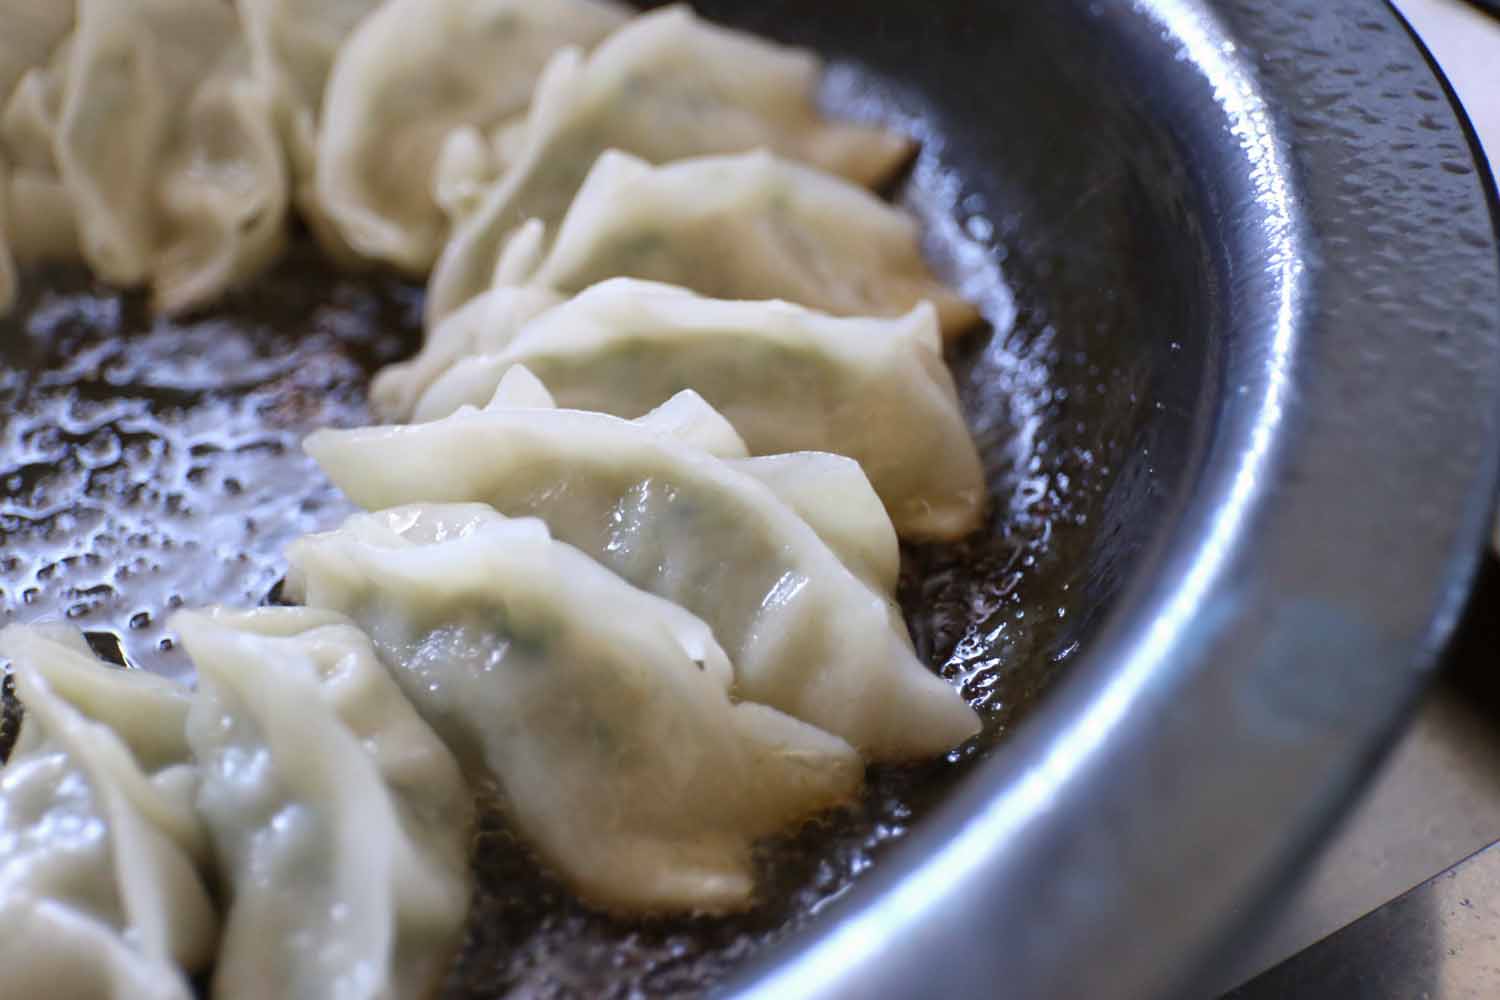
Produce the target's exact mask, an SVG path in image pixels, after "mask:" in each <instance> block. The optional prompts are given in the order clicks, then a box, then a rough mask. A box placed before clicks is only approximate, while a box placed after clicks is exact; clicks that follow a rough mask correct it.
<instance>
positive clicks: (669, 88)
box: [427, 6, 912, 327]
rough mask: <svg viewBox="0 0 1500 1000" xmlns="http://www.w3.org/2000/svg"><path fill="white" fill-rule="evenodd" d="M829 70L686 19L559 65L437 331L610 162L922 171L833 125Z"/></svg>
mask: <svg viewBox="0 0 1500 1000" xmlns="http://www.w3.org/2000/svg"><path fill="white" fill-rule="evenodd" d="M821 75H822V65H821V62H820V61H819V60H818V58H817V57H816V56H814V55H812V54H811V53H809V52H806V51H804V50H801V49H791V48H786V47H783V46H779V45H775V44H773V43H771V42H767V41H764V40H762V39H759V38H756V37H754V36H752V35H748V34H745V33H743V32H736V31H730V30H728V29H725V28H720V27H716V26H714V25H710V24H708V23H706V22H704V21H701V20H699V19H698V18H696V17H694V16H693V14H692V12H691V11H689V10H688V9H687V8H685V7H680V6H676V7H669V8H666V9H664V10H659V11H654V12H652V13H650V14H646V15H643V16H641V17H638V18H636V19H635V20H633V21H631V22H630V23H629V24H628V25H627V26H626V27H624V28H623V29H621V30H620V31H618V32H616V33H615V34H613V35H611V36H610V37H609V38H607V39H606V40H605V41H604V42H603V43H602V44H601V45H600V46H599V47H598V48H597V49H595V50H594V52H593V53H592V54H591V55H590V56H589V57H588V58H587V59H585V58H584V57H583V56H582V54H581V53H580V52H578V51H577V50H565V51H563V52H560V53H558V55H557V56H555V57H554V58H553V60H552V62H551V63H549V64H548V66H547V68H546V69H545V70H544V71H543V73H542V76H541V79H540V80H539V81H538V83H537V87H536V94H535V96H534V98H533V100H532V105H531V109H530V112H529V114H528V116H527V119H526V123H525V125H524V126H522V127H521V128H520V130H519V131H518V134H517V135H515V136H511V137H509V142H510V145H511V146H512V147H513V149H514V155H513V157H512V158H511V159H512V162H511V163H510V164H509V166H508V167H507V169H505V170H504V171H503V172H502V173H501V175H500V177H499V179H498V180H497V181H496V182H495V184H494V186H493V187H491V188H490V190H489V191H488V192H487V193H486V195H485V196H484V198H483V199H482V201H481V202H480V204H479V206H478V208H477V209H476V210H475V211H474V212H473V214H472V215H469V216H467V217H464V218H461V219H460V220H459V222H458V225H457V227H456V228H455V230H454V232H453V236H452V238H451V239H450V240H449V241H448V243H447V245H446V246H445V247H444V248H443V252H442V255H441V256H440V257H439V259H438V263H437V267H436V269H435V270H434V271H433V276H432V281H431V283H430V285H429V287H428V297H427V319H428V323H427V325H428V326H429V327H431V326H434V325H436V323H437V321H438V320H439V319H441V318H442V317H443V316H445V315H447V314H448V313H450V312H452V311H453V310H454V309H456V308H458V307H459V306H460V305H462V304H463V303H464V302H466V301H468V300H469V299H471V298H473V297H474V296H475V295H478V294H479V293H480V292H482V291H484V290H485V289H486V288H488V287H489V286H490V284H491V283H492V282H491V279H492V276H493V275H494V272H495V266H496V264H497V262H498V260H499V257H500V252H501V250H502V248H503V246H504V244H505V240H506V236H507V235H508V234H509V233H510V232H511V230H513V229H514V228H515V227H516V226H519V225H521V224H522V223H524V222H526V221H527V220H529V219H539V220H541V221H542V222H543V224H545V225H546V226H548V227H549V228H550V227H551V226H552V225H554V224H555V223H556V222H557V221H558V220H559V219H561V218H562V216H563V213H564V212H566V211H567V208H568V204H569V202H570V201H572V199H573V195H574V193H575V192H577V190H578V188H579V185H580V184H582V183H583V180H584V178H585V176H586V175H587V174H588V172H589V168H590V167H591V166H593V163H594V161H595V160H596V159H597V158H598V157H599V155H600V154H601V153H603V152H604V151H605V150H607V149H622V150H625V151H627V152H629V153H631V154H633V155H635V156H638V157H643V158H644V159H646V160H649V161H651V162H654V163H662V162H666V161H668V160H675V159H679V158H681V157H685V156H700V155H703V154H707V153H731V152H743V151H746V150H752V149H761V148H766V149H773V150H776V151H778V152H780V153H782V154H784V155H786V156H789V157H793V158H796V159H800V160H804V161H806V162H809V163H812V164H815V165H817V166H819V167H822V168H824V169H826V170H830V171H833V172H835V173H838V174H841V175H843V176H846V177H849V178H850V179H851V180H853V181H856V182H861V183H868V184H874V183H878V182H880V181H882V180H884V179H886V178H887V177H888V176H890V174H891V173H892V172H894V171H895V170H896V169H897V168H898V167H899V166H900V165H901V164H902V163H904V162H905V161H906V160H907V159H909V157H910V155H911V151H912V143H911V140H909V139H907V138H906V137H904V136H900V135H897V134H896V133H893V132H890V131H888V130H885V129H881V128H876V127H873V126H868V125H858V124H852V123H844V122H831V121H828V120H826V119H825V118H824V117H823V116H822V114H821V113H820V112H819V110H818V107H817V93H816V91H817V87H818V82H819V79H820V78H821Z"/></svg>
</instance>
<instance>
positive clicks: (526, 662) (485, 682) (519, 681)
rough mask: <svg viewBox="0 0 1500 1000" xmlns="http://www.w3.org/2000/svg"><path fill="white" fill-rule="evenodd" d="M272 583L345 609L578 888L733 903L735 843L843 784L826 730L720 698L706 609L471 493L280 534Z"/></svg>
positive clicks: (851, 765)
mask: <svg viewBox="0 0 1500 1000" xmlns="http://www.w3.org/2000/svg"><path fill="white" fill-rule="evenodd" d="M288 557H289V561H290V562H291V564H292V573H291V575H290V577H289V579H288V592H289V593H291V594H294V595H301V596H303V597H305V599H306V600H307V601H308V602H309V603H310V604H313V605H317V606H326V607H332V608H336V609H339V610H342V611H344V612H346V613H347V614H349V615H350V616H351V617H353V618H354V619H355V620H356V621H358V622H359V623H360V625H361V626H362V627H364V628H365V629H366V630H367V631H368V632H369V633H370V635H371V637H372V638H373V639H374V641H375V643H376V645H377V646H378V647H379V649H380V651H381V655H382V656H383V657H384V658H385V659H386V661H387V662H388V663H390V664H392V666H393V669H394V671H395V673H396V676H397V677H398V678H399V679H400V680H401V681H402V684H403V686H404V687H405V689H406V691H407V693H408V694H409V695H410V696H411V698H412V700H413V701H414V702H415V703H416V705H417V706H418V708H419V709H420V710H421V711H422V712H423V713H424V714H425V715H427V717H428V718H429V719H430V720H431V721H432V723H433V725H434V726H435V727H436V728H437V729H438V730H439V731H440V732H442V733H444V734H445V736H447V738H448V739H449V740H450V742H451V743H452V744H453V745H455V746H458V747H461V748H464V753H465V756H466V758H467V759H468V760H469V761H470V762H471V766H472V767H475V768H476V769H484V770H488V771H489V772H490V773H492V774H493V776H494V778H495V779H496V781H497V783H498V785H499V788H500V791H501V793H502V800H503V801H504V803H505V804H506V807H507V810H508V812H509V814H510V816H511V817H512V820H513V822H514V823H515V824H516V826H517V827H518V828H519V829H520V831H521V832H522V833H523V834H524V835H525V837H526V838H527V840H528V841H529V842H530V843H531V844H532V846H533V848H534V849H535V850H536V851H537V852H538V853H539V854H540V855H541V856H542V857H543V858H544V859H545V860H546V861H548V862H549V864H550V865H551V866H552V867H554V868H555V869H556V870H557V871H558V873H559V874H560V875H561V876H562V877H563V878H564V880H565V881H566V882H567V883H568V884H569V885H571V886H572V887H573V888H574V889H575V890H576V891H577V892H578V893H579V895H580V896H581V897H582V898H584V899H585V900H587V901H588V902H590V903H592V904H594V905H596V906H600V907H603V908H606V909H611V910H620V911H627V912H632V913H640V912H673V911H695V912H718V911H723V910H728V909H736V908H740V907H743V906H746V905H748V904H749V903H750V902H751V899H752V893H753V888H754V883H753V873H752V868H751V858H750V849H751V845H752V844H753V842H754V841H755V839H756V838H758V837H761V836H764V835H767V834H771V833H774V832H777V831H780V830H782V829H784V828H786V827H787V826H788V825H790V824H792V823H795V822H797V821H799V820H801V819H803V818H805V817H807V816H809V815H811V814H813V813H815V812H818V811H820V810H823V809H826V808H828V807H831V806H834V805H837V804H839V803H841V802H843V801H845V800H847V799H849V798H851V797H852V796H853V795H854V794H855V793H856V792H857V790H858V788H859V786H860V782H861V780H862V776H863V772H864V765H863V763H862V762H861V761H860V759H859V756H858V755H857V754H856V753H855V752H854V750H853V749H852V748H851V747H850V746H849V745H848V744H847V743H845V742H844V741H843V740H840V739H838V738H836V737H834V736H831V735H829V734H827V733H824V732H822V731H820V730H818V729H815V728H813V727H812V726H809V725H806V724H805V723H801V722H798V721H796V720H795V719H792V718H789V717H788V716H786V715H783V714H782V713H780V712H777V711H775V710H773V709H770V708H767V707H765V706H763V705H755V704H751V703H748V702H739V703H737V704H736V703H735V702H733V701H731V699H730V697H729V688H730V684H731V682H732V675H731V672H730V665H729V662H728V660H727V659H726V658H725V656H724V653H723V651H722V650H721V649H720V648H719V647H718V645H717V643H715V642H714V640H713V637H712V635H711V634H710V633H709V630H708V627H707V626H706V625H704V624H703V623H702V622H701V621H698V620H697V619H695V618H694V617H693V616H692V615H690V614H688V613H687V612H686V611H683V610H682V609H680V608H678V607H676V606H675V605H672V604H670V603H668V602H666V601H663V600H661V599H660V598H656V597H653V596H651V595H650V594H647V593H645V592H643V591H640V590H637V589H636V588H634V587H632V586H630V585H629V584H628V583H626V582H625V581H624V580H621V579H620V578H619V577H617V576H615V575H614V574H613V573H611V572H609V571H608V570H606V569H605V568H603V567H602V566H600V565H598V564H597V563H596V562H594V561H593V560H592V559H590V558H588V557H587V556H585V555H584V554H583V553H581V552H579V551H578V550H576V549H574V548H572V547H571V546H567V545H564V544H562V543H560V542H557V541H554V540H553V539H552V538H551V537H550V536H549V535H548V533H547V529H546V527H545V526H544V525H543V524H542V523H541V522H539V521H536V520H535V519H525V520H516V521H512V520H510V519H507V518H504V517H501V516H500V515H498V514H496V513H495V512H494V511H493V510H491V509H490V508H488V507H485V506H483V505H479V504H457V505H441V504H439V505H426V506H411V507H404V508H397V509H392V510H388V511H383V512H380V513H377V514H359V515H355V516H354V517H353V518H351V519H350V520H349V522H348V523H347V524H346V525H345V526H344V527H343V528H342V529H340V530H338V531H333V532H329V533H327V534H323V535H312V536H308V537H306V538H303V539H301V540H299V541H298V542H296V543H294V544H293V546H292V547H291V549H290V551H289V553H288Z"/></svg>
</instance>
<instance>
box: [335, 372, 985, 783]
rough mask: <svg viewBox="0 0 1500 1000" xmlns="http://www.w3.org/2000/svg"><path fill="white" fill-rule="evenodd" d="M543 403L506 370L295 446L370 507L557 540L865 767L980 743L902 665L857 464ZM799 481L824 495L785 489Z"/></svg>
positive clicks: (660, 416) (665, 415) (937, 683)
mask: <svg viewBox="0 0 1500 1000" xmlns="http://www.w3.org/2000/svg"><path fill="white" fill-rule="evenodd" d="M518 397H519V398H518ZM512 400H514V401H515V402H512ZM548 402H550V400H549V399H548V398H547V394H546V392H545V390H544V389H542V388H541V385H540V383H539V382H537V381H536V379H535V377H534V376H531V375H529V373H526V372H525V370H524V369H519V368H518V369H516V370H515V371H513V372H512V373H511V374H510V375H509V376H507V379H506V380H505V381H504V382H502V385H501V387H500V389H499V390H498V391H497V394H496V399H495V401H494V403H492V404H491V405H490V406H489V407H487V408H486V409H484V410H473V409H467V408H466V409H463V410H460V411H459V412H457V413H455V414H453V415H451V416H449V417H445V418H444V419H442V420H438V421H434V422H432V423H427V424H414V425H410V426H405V427H367V428H360V429H357V430H346V431H336V430H324V431H319V432H317V433H315V434H313V435H311V436H310V437H309V438H308V439H307V441H306V445H305V447H306V449H307V451H308V453H309V454H311V455H312V457H313V458H314V459H316V460H317V462H318V464H319V465H321V466H322V468H323V470H324V472H326V473H327V474H328V476H329V477H330V478H331V479H332V480H333V481H334V483H335V484H336V485H338V486H339V487H340V488H341V489H342V490H343V491H344V492H345V493H346V494H348V496H349V497H350V498H351V499H352V500H353V501H354V502H355V503H358V504H360V505H361V506H363V507H365V508H367V509H372V510H379V509H382V508H386V507H394V506H398V505H401V504H409V503H417V502H449V501H477V502H481V503H488V504H490V505H491V506H493V507H495V508H496V509H497V510H499V511H500V512H501V513H503V514H507V515H511V516H516V517H522V516H537V517H540V518H541V519H542V520H543V521H545V522H546V523H547V525H548V527H549V528H550V529H551V531H552V534H553V535H554V536H555V537H557V538H558V539H560V540H562V541H565V542H567V543H568V544H570V545H573V546H576V547H577V548H579V549H582V550H583V551H584V552H586V553H587V554H589V555H591V556H593V557H594V558H596V559H598V560H599V561H600V562H602V563H603V564H604V565H605V566H607V567H609V568H610V569H612V570H614V571H615V572H616V573H618V574H619V575H621V576H623V577H624V578H625V579H626V580H628V581H630V582H631V583H633V584H635V585H636V586H638V587H640V588H642V589H643V590H646V591H649V592H651V593H653V594H656V595H658V596H660V597H664V598H666V599H667V600H669V601H672V602H674V603H677V604H680V605H681V606H683V607H684V608H687V609H688V610H689V611H692V612H693V613H694V614H696V615H698V616H699V617H701V618H702V619H703V620H704V621H706V622H707V623H708V624H709V626H710V627H711V628H712V629H713V632H714V635H715V637H716V638H717V639H718V640H719V642H720V643H722V644H723V647H724V649H725V650H726V651H727V652H728V653H729V657H730V660H731V661H732V662H733V663H734V665H735V672H736V677H737V690H738V692H739V694H740V695H741V696H742V697H744V698H746V699H749V700H752V701H758V702H761V703H763V704H766V705H770V706H772V707H773V708H777V709H780V710H781V711H783V712H786V713H787V714H789V715H792V716H794V717H796V718H799V719H801V720H803V721H804V722H808V723H810V724H812V725H815V726H817V727H819V728H820V729H824V730H826V731H828V732H830V733H833V734H835V735H837V736H840V737H842V738H843V739H845V740H847V741H848V742H849V743H851V744H853V745H854V746H855V747H856V748H857V749H858V750H859V751H860V752H861V753H863V754H864V755H865V756H866V757H868V758H871V759H875V760H904V759H912V758H919V757H926V756H930V755H932V754H936V753H940V752H942V751H944V750H947V749H949V748H951V747H952V746H954V745H955V744H957V743H959V742H961V741H962V740H964V739H966V738H968V737H969V736H972V735H974V733H976V732H977V731H978V729H979V721H978V717H977V716H976V715H975V713H974V711H973V710H972V709H971V708H969V706H968V705H967V704H965V703H964V701H963V699H962V698H960V697H959V695H958V693H957V692H956V691H955V690H954V689H953V688H952V687H950V686H949V685H948V684H946V683H945V682H944V681H943V680H942V679H941V678H939V677H937V676H936V675H934V674H933V673H931V672H930V671H928V670H927V669H926V668H925V667H924V666H923V665H922V664H921V663H920V662H919V661H918V660H917V659H916V657H915V655H914V654H913V653H912V649H911V642H910V638H909V637H908V635H907V632H906V625H905V622H904V621H903V620H902V618H901V612H900V610H899V609H898V608H897V607H896V604H895V601H894V600H893V598H892V597H891V594H892V593H893V591H894V588H895V584H896V573H897V569H898V566H899V558H900V557H899V552H898V549H897V543H896V535H895V531H894V530H893V529H892V527H891V523H890V519H889V517H887V516H886V514H885V511H884V509H883V508H882V507H881V504H880V500H879V498H878V497H876V495H875V493H874V491H873V490H872V489H871V488H870V485H869V481H868V480H867V479H866V478H865V476H864V473H863V472H861V471H860V468H859V465H858V463H856V462H854V461H852V460H851V459H847V458H842V457H840V456H836V455H824V454H818V453H809V454H804V455H781V456H772V457H770V458H755V459H743V458H727V457H726V458H721V457H719V456H720V455H728V454H735V453H737V454H739V455H743V454H744V446H743V443H742V442H740V441H739V440H738V438H737V435H735V434H734V431H733V429H732V428H730V427H729V425H728V423H727V421H725V420H724V419H723V417H721V416H719V415H718V414H717V413H715V412H714V411H713V408H712V407H710V406H708V404H706V403H704V402H703V401H702V400H701V399H700V398H699V397H697V396H696V395H695V394H693V393H690V392H688V393H683V394H680V396H679V397H677V398H674V399H673V400H671V401H669V402H668V403H667V404H665V405H664V406H662V407H660V408H659V409H658V410H657V411H654V412H653V413H651V414H648V415H647V416H645V417H643V418H641V419H640V420H637V421H629V420H621V419H620V418H618V417H611V416H608V415H606V414H602V413H585V412H581V411H576V410H559V409H549V408H546V404H547V403H548ZM516 403H519V404H521V405H519V406H517V405H516ZM706 444H707V445H711V446H712V447H705V445H706ZM789 465H793V466H801V472H800V473H798V474H789V472H788V466H789ZM803 481H805V482H820V483H821V484H822V488H821V489H820V490H819V491H817V492H811V491H805V490H801V489H798V488H796V484H797V483H799V482H803ZM773 485H780V486H782V487H784V488H788V493H787V495H786V497H785V498H783V497H782V496H778V494H777V493H776V492H775V490H774V489H773ZM815 527H816V529H817V530H815ZM834 545H836V546H837V547H838V549H837V552H835V549H834V548H832V547H831V546H834Z"/></svg>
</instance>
